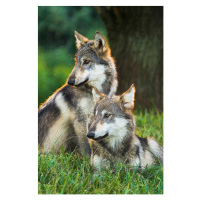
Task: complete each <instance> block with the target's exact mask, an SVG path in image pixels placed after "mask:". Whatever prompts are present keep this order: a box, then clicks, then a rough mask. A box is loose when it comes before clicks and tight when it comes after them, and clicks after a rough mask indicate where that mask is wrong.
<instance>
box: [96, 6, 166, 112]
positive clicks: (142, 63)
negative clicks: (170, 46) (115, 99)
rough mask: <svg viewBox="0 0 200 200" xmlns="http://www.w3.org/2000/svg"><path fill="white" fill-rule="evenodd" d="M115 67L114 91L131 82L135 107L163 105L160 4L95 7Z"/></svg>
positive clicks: (123, 87) (161, 15)
mask: <svg viewBox="0 0 200 200" xmlns="http://www.w3.org/2000/svg"><path fill="white" fill-rule="evenodd" d="M95 9H96V10H97V12H98V13H99V15H100V17H101V18H102V19H103V21H104V23H105V26H106V29H107V33H108V38H109V44H110V48H111V51H112V56H113V57H114V58H115V61H116V66H117V71H118V80H119V87H118V92H117V93H118V94H121V93H123V92H124V91H126V90H127V89H128V88H129V87H130V85H131V84H132V83H134V84H135V87H136V97H135V99H136V101H135V106H137V108H139V107H141V108H146V109H149V108H155V107H156V108H157V109H158V110H162V109H163V7H162V6H156V7H155V6H134V7H131V6H129V7H118V6H116V7H115V6H113V7H112V6H106V7H95Z"/></svg>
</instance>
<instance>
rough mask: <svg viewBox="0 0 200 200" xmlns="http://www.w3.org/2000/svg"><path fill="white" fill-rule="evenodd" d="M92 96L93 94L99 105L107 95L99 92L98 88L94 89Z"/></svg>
mask: <svg viewBox="0 0 200 200" xmlns="http://www.w3.org/2000/svg"><path fill="white" fill-rule="evenodd" d="M92 94H93V98H94V102H95V103H97V102H98V101H100V100H101V99H103V98H104V97H105V94H103V93H101V92H99V90H98V89H97V88H96V87H93V88H92Z"/></svg>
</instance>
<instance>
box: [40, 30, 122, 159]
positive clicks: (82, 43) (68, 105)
mask: <svg viewBox="0 0 200 200" xmlns="http://www.w3.org/2000/svg"><path fill="white" fill-rule="evenodd" d="M75 37H76V46H77V49H78V51H77V54H76V65H75V67H74V69H73V70H72V72H71V74H70V76H69V78H68V80H67V83H66V84H65V85H63V86H62V87H61V88H59V89H58V90H57V91H56V92H55V93H54V94H53V95H52V96H50V97H49V98H48V99H47V101H46V102H45V103H43V104H42V105H41V106H40V108H39V112H38V144H39V148H40V149H42V150H43V151H44V152H49V151H57V152H60V150H61V149H62V147H64V148H65V150H66V151H67V150H70V149H71V150H73V149H74V148H75V147H78V149H80V151H81V152H82V153H83V154H86V155H88V156H90V153H91V150H90V146H89V141H88V138H87V137H86V135H87V132H88V126H89V125H90V124H91V120H92V118H93V110H94V105H95V104H94V100H93V95H92V87H93V86H95V87H96V88H98V90H99V91H101V92H103V93H105V94H106V95H108V96H110V97H111V96H112V95H113V94H115V92H116V90H117V85H118V82H117V72H116V68H115V63H114V60H113V58H112V57H111V50H110V48H109V46H108V43H107V41H106V39H105V37H104V36H103V35H102V34H101V33H100V32H96V33H95V35H94V40H89V39H87V38H86V37H84V36H82V35H81V34H79V33H77V32H76V31H75Z"/></svg>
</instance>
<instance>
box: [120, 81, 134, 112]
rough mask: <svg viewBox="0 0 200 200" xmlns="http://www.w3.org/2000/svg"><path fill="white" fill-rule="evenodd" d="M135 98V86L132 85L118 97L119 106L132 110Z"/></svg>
mask: <svg viewBox="0 0 200 200" xmlns="http://www.w3.org/2000/svg"><path fill="white" fill-rule="evenodd" d="M134 98H135V86H134V85H133V84H132V85H131V87H130V88H129V89H128V90H127V91H126V92H125V93H123V94H122V95H121V96H120V101H121V104H122V106H123V107H124V108H127V109H133V108H134V100H135V99H134Z"/></svg>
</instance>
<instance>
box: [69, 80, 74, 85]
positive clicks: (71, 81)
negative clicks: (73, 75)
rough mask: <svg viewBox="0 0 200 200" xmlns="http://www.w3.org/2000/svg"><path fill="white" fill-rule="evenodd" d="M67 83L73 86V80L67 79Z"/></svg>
mask: <svg viewBox="0 0 200 200" xmlns="http://www.w3.org/2000/svg"><path fill="white" fill-rule="evenodd" d="M67 83H68V84H69V85H74V83H75V80H74V79H69V80H68V82H67Z"/></svg>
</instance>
